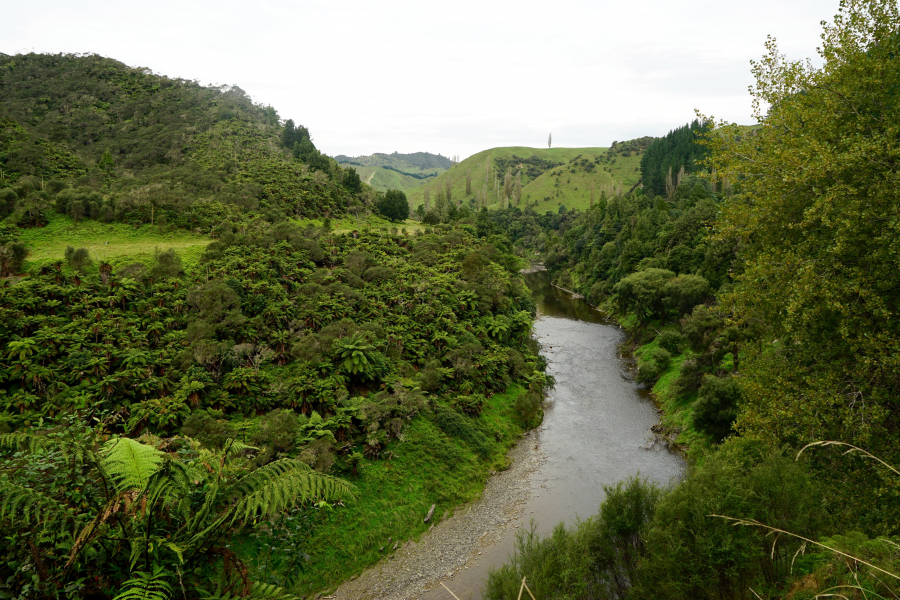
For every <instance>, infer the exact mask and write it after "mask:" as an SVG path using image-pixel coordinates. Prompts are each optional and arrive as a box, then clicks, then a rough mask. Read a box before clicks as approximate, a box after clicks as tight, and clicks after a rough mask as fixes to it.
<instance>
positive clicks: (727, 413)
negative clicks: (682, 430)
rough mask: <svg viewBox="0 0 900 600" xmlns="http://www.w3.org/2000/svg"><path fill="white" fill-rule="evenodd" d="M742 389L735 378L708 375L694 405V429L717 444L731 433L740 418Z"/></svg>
mask: <svg viewBox="0 0 900 600" xmlns="http://www.w3.org/2000/svg"><path fill="white" fill-rule="evenodd" d="M740 399H741V388H740V385H738V382H737V380H736V379H735V378H734V377H716V376H715V375H707V376H705V377H704V378H703V383H702V384H701V385H700V393H699V395H698V398H697V402H695V403H694V427H695V428H697V429H698V430H700V431H702V432H703V433H706V434H707V435H709V436H710V437H712V438H713V439H714V440H716V441H717V442H720V441H722V440H723V439H724V438H725V436H727V435H728V434H729V433H731V425H732V424H733V423H734V421H735V419H737V416H738V402H739V401H740Z"/></svg>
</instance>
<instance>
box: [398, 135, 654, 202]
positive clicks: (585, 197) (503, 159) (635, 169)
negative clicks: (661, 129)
mask: <svg viewBox="0 0 900 600" xmlns="http://www.w3.org/2000/svg"><path fill="white" fill-rule="evenodd" d="M644 139H649V138H642V140H640V142H641V143H637V142H638V141H637V140H636V141H635V142H623V143H622V144H617V145H616V146H613V147H611V148H526V147H524V146H511V147H505V148H492V149H490V150H484V151H482V152H479V153H477V154H474V155H472V156H470V157H469V158H467V159H465V160H463V161H462V162H460V163H459V164H457V165H454V166H453V167H451V168H450V169H448V170H447V171H446V172H444V173H442V174H441V175H439V176H438V177H437V178H435V179H434V180H432V181H429V182H428V183H426V184H424V185H422V186H420V187H417V188H415V189H414V190H412V191H410V192H407V195H408V196H409V203H410V207H413V208H414V207H416V206H418V205H420V204H423V203H424V196H425V192H426V190H427V191H428V192H429V193H430V195H431V200H432V202H434V198H435V195H436V194H437V191H438V190H439V189H441V190H442V189H445V188H446V186H447V182H448V180H449V182H450V189H451V197H452V199H453V200H454V201H457V200H462V201H463V202H464V203H468V202H472V203H473V204H474V199H475V196H476V194H477V193H478V192H479V191H480V190H482V189H483V186H484V185H485V183H486V184H487V190H488V208H497V207H499V206H500V204H499V201H498V199H497V197H496V196H495V195H494V193H493V185H494V177H495V176H499V177H500V179H501V180H502V178H503V176H504V175H505V173H506V170H507V169H511V170H512V173H513V174H515V173H516V172H518V171H521V173H522V201H521V206H522V207H524V206H526V205H530V206H533V207H534V208H535V209H536V210H537V211H538V212H544V211H547V210H551V211H556V210H558V209H559V206H560V205H561V204H562V205H565V206H566V208H579V209H585V208H587V207H588V206H589V205H590V194H591V192H590V184H591V182H593V183H594V188H595V194H596V197H597V198H599V196H600V192H601V191H606V193H607V195H609V194H611V193H612V191H613V190H614V189H615V190H620V191H627V190H628V189H629V188H631V187H632V186H633V185H634V184H635V183H637V182H638V180H639V178H640V171H639V168H640V157H641V153H640V152H641V150H642V148H643V147H646V145H645V144H644V143H643V140H644ZM628 144H631V146H628ZM626 148H627V149H626ZM468 172H471V180H472V186H471V187H472V189H471V193H470V194H466V175H467V173H468Z"/></svg>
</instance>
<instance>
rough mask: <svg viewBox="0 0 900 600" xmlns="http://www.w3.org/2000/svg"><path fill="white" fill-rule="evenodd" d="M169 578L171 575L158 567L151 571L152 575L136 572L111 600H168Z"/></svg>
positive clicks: (169, 594)
mask: <svg viewBox="0 0 900 600" xmlns="http://www.w3.org/2000/svg"><path fill="white" fill-rule="evenodd" d="M170 576H171V573H167V572H166V571H165V569H163V568H162V567H160V566H157V567H156V568H155V569H153V573H152V574H151V573H145V572H144V571H137V572H135V573H134V574H133V575H132V576H131V579H129V580H128V581H126V582H125V584H124V585H123V587H122V591H121V592H119V593H118V594H117V595H116V597H115V598H113V600H168V599H169V598H170V597H171V595H172V586H171V584H169V582H168V579H169V577H170Z"/></svg>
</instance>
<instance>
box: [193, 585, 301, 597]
mask: <svg viewBox="0 0 900 600" xmlns="http://www.w3.org/2000/svg"><path fill="white" fill-rule="evenodd" d="M238 599H240V600H300V598H298V597H297V596H295V595H293V594H291V593H290V592H287V591H286V590H284V589H283V588H280V587H278V586H276V585H269V584H266V583H259V582H256V583H254V584H253V586H251V588H250V593H249V594H247V595H243V594H224V595H216V596H203V597H202V600H238Z"/></svg>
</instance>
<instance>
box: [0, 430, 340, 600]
mask: <svg viewBox="0 0 900 600" xmlns="http://www.w3.org/2000/svg"><path fill="white" fill-rule="evenodd" d="M40 438H43V439H40ZM98 445H99V435H92V436H89V437H88V438H87V441H85V439H82V440H81V442H80V443H79V441H78V437H77V436H69V437H67V436H65V435H59V436H54V435H43V434H36V435H31V436H26V435H21V434H12V435H4V436H0V447H7V448H15V449H19V453H18V454H17V455H16V456H18V457H19V459H18V460H20V461H26V462H27V461H29V460H30V459H29V457H30V456H34V457H41V458H40V459H39V460H46V457H47V456H55V457H57V459H54V460H58V461H59V464H60V466H61V467H62V468H63V469H66V470H69V475H70V476H71V475H75V476H76V477H77V478H78V480H79V481H81V482H82V483H81V484H79V485H81V486H86V487H87V488H89V489H90V490H92V492H91V494H92V495H91V501H90V502H84V501H81V500H77V501H75V502H71V501H70V498H73V497H74V498H76V499H78V498H82V497H84V496H83V493H87V492H86V491H85V490H81V488H79V489H78V490H77V493H75V494H74V495H73V494H72V493H70V490H66V488H65V486H59V485H58V482H59V480H60V479H57V478H56V477H53V478H52V481H51V480H47V479H45V480H44V481H46V484H45V485H32V486H29V485H23V484H21V483H19V482H13V481H10V479H9V478H8V477H5V476H0V527H6V528H10V530H14V529H15V528H16V527H21V525H27V526H28V527H29V528H31V529H32V530H34V531H45V532H48V533H49V534H51V537H52V539H53V541H52V548H50V547H48V549H47V550H46V552H45V555H46V560H47V561H50V562H53V561H55V562H54V564H55V566H54V567H52V570H53V577H54V578H55V580H56V581H57V582H59V583H62V582H64V581H67V580H68V577H69V575H68V574H70V573H71V574H72V576H74V574H75V573H77V572H79V570H81V572H84V570H87V571H89V572H91V573H96V572H98V571H104V570H108V572H109V573H110V575H109V576H108V577H109V578H114V577H116V575H114V574H115V573H121V572H126V573H130V574H131V575H130V578H129V579H128V580H127V581H126V582H125V583H121V584H119V585H120V586H121V589H122V592H121V593H120V594H119V595H118V596H117V597H116V600H132V599H138V598H140V599H146V600H156V599H159V598H167V597H169V596H170V595H171V593H172V585H173V577H174V573H175V571H176V570H180V572H181V573H182V574H183V575H185V576H187V575H188V574H194V575H192V576H190V577H188V579H186V580H185V582H184V585H190V587H194V588H196V587H197V586H198V585H199V584H201V583H202V581H201V580H198V579H196V577H197V576H199V575H197V574H199V573H201V572H203V573H209V568H208V565H210V564H216V562H217V561H218V564H220V565H221V564H222V562H221V561H222V559H223V557H224V556H225V554H226V553H227V550H225V551H223V549H222V547H223V544H222V542H223V539H224V538H227V537H228V536H230V535H234V534H235V533H237V532H238V531H240V530H241V529H243V528H244V527H246V526H248V525H251V524H252V523H254V522H255V521H256V520H257V519H260V518H271V517H274V516H276V515H278V514H279V513H281V512H283V511H285V510H287V509H290V508H294V507H297V506H299V505H301V504H304V503H307V502H311V501H315V500H336V499H347V498H350V497H352V496H353V494H354V491H355V490H354V488H353V486H351V485H350V484H348V483H346V482H344V481H342V480H340V479H336V478H334V477H330V476H328V475H324V474H321V473H317V472H316V471H313V470H312V469H310V468H309V467H308V466H307V465H306V464H305V463H302V462H300V461H297V460H292V459H284V460H279V461H276V462H274V463H270V464H269V465H266V466H265V467H261V468H258V469H249V470H248V469H247V468H246V467H244V466H242V465H244V464H245V463H243V462H241V461H242V459H240V458H236V457H237V456H238V455H239V454H240V451H242V450H246V449H247V448H248V447H246V446H243V445H241V444H234V443H229V444H227V445H226V448H225V449H224V450H223V451H221V452H219V453H217V454H213V453H209V452H203V453H201V455H200V456H199V457H195V458H192V459H189V460H184V459H180V458H178V457H177V456H175V455H171V454H167V453H165V452H162V451H161V450H159V449H157V448H155V447H153V446H150V445H147V444H142V443H140V442H137V441H135V440H132V439H128V438H118V437H114V438H113V439H111V440H109V441H107V442H105V443H103V444H102V446H100V448H99V451H97V450H95V449H96V448H97V446H98ZM76 446H78V448H76ZM51 470H52V469H51ZM85 477H87V479H85ZM65 480H67V479H65ZM73 485H74V484H73ZM35 525H36V526H35ZM46 539H48V540H49V539H50V538H46ZM48 543H49V542H48ZM60 549H63V551H64V553H63V554H60ZM228 560H232V561H233V560H236V559H234V558H233V557H232V558H229V559H228ZM191 577H194V579H193V580H191ZM181 583H182V582H181V581H179V584H181ZM250 583H251V582H246V581H245V582H244V585H242V589H243V590H244V591H247V590H250V591H251V592H252V593H251V595H250V596H245V597H250V598H279V599H281V598H284V599H286V598H289V597H290V596H287V595H285V593H284V592H283V590H280V589H278V588H274V587H271V586H261V585H257V586H255V587H253V588H252V590H251V588H249V587H247V586H249V585H250ZM223 589H228V587H227V586H226V587H225V588H223Z"/></svg>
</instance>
